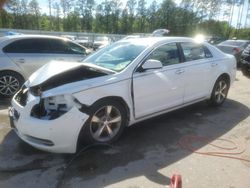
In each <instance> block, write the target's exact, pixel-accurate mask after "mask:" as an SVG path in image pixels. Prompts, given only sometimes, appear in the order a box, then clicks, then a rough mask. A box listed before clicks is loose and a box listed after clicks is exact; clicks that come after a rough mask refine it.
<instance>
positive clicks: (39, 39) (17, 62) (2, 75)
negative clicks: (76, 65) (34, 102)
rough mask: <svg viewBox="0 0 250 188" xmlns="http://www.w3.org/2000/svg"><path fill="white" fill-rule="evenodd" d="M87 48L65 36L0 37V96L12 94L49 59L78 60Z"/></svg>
mask: <svg viewBox="0 0 250 188" xmlns="http://www.w3.org/2000/svg"><path fill="white" fill-rule="evenodd" d="M87 54H88V50H87V48H85V47H83V46H81V45H78V44H76V43H74V42H72V41H70V40H68V39H65V38H60V37H54V36H42V35H13V36H5V37H1V38H0V62H1V63H0V97H11V96H13V95H14V94H15V93H16V92H17V91H18V90H19V89H20V87H21V85H22V84H23V83H24V80H25V79H26V78H28V77H29V76H30V75H31V74H32V73H33V72H34V71H36V70H37V69H38V68H40V67H41V66H43V65H44V64H46V63H48V62H50V61H52V60H60V61H80V60H82V59H83V58H84V57H85V56H86V55H87Z"/></svg>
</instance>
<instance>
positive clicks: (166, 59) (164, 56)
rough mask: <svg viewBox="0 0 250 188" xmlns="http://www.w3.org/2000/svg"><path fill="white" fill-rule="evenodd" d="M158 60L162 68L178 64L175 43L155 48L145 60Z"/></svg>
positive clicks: (177, 51) (177, 52)
mask: <svg viewBox="0 0 250 188" xmlns="http://www.w3.org/2000/svg"><path fill="white" fill-rule="evenodd" d="M148 59H154V60H158V61H160V62H161V63H162V65H163V66H168V65H172V64H177V63H180V55H179V50H178V48H177V46H176V43H170V44H165V45H162V46H160V47H158V48H156V49H155V50H154V51H153V52H152V53H151V54H150V55H149V56H148V58H147V60H148Z"/></svg>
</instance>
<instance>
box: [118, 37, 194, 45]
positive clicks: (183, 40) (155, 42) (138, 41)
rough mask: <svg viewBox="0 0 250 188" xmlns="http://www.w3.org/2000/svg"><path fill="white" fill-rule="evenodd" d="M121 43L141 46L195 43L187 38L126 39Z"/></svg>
mask: <svg viewBox="0 0 250 188" xmlns="http://www.w3.org/2000/svg"><path fill="white" fill-rule="evenodd" d="M121 41H123V42H124V41H127V42H131V43H133V42H135V43H142V44H148V45H149V44H151V45H152V44H157V43H164V42H195V40H194V39H192V38H188V37H142V38H128V39H122V40H121Z"/></svg>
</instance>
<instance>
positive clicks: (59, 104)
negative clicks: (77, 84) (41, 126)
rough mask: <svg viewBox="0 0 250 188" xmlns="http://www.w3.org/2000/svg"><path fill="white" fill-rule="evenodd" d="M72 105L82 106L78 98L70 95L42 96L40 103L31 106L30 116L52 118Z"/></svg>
mask: <svg viewBox="0 0 250 188" xmlns="http://www.w3.org/2000/svg"><path fill="white" fill-rule="evenodd" d="M73 106H75V107H76V108H78V109H80V108H81V107H82V106H81V104H80V103H79V102H78V100H77V99H75V98H74V97H72V96H71V95H58V96H53V97H48V98H42V99H41V100H40V103H39V104H37V105H35V106H34V107H33V108H32V110H31V116H32V117H35V118H39V119H46V120H53V119H56V118H59V117H60V116H62V115H63V114H65V113H66V112H68V111H70V109H71V108H72V107H73Z"/></svg>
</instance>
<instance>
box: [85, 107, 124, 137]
mask: <svg viewBox="0 0 250 188" xmlns="http://www.w3.org/2000/svg"><path fill="white" fill-rule="evenodd" d="M121 123H122V116H121V113H120V111H119V110H118V109H117V108H116V107H114V106H112V105H107V106H104V107H101V108H100V109H99V110H97V111H96V112H95V113H94V115H93V116H92V118H91V121H90V133H91V135H92V137H93V138H94V139H95V140H96V141H98V142H109V141H110V140H111V139H112V138H114V137H115V136H116V135H117V133H118V132H119V130H120V128H121Z"/></svg>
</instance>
